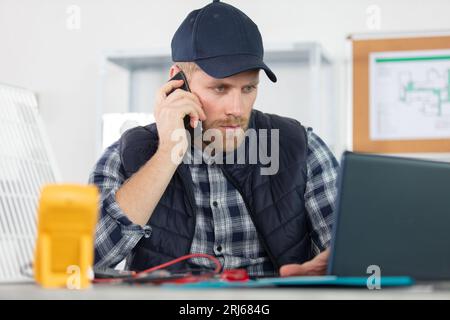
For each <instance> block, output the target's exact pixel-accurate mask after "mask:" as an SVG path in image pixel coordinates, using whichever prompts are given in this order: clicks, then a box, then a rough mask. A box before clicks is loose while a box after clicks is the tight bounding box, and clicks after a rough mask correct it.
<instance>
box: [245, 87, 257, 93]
mask: <svg viewBox="0 0 450 320" xmlns="http://www.w3.org/2000/svg"><path fill="white" fill-rule="evenodd" d="M255 89H256V86H245V87H244V92H246V93H249V92H252V91H253V90H255Z"/></svg>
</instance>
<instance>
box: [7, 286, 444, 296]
mask: <svg viewBox="0 0 450 320" xmlns="http://www.w3.org/2000/svg"><path fill="white" fill-rule="evenodd" d="M0 299H44V300H45V299H88V300H90V299H105V300H109V299H124V300H130V299H131V300H140V299H150V300H183V299H185V300H197V299H199V300H279V299H282V300H302V299H312V300H315V299H446V300H448V299H450V284H449V283H443V284H439V285H431V284H420V285H416V286H413V287H408V288H382V289H381V290H368V289H366V288H361V289H353V288H352V289H350V288H265V289H261V288H260V289H250V288H249V289H202V290H200V289H172V288H164V287H158V286H152V285H146V286H129V285H96V286H94V287H91V288H89V289H86V290H68V289H50V290H49V289H42V288H40V287H39V286H37V285H35V284H32V283H21V284H0Z"/></svg>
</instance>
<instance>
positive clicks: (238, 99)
mask: <svg viewBox="0 0 450 320" xmlns="http://www.w3.org/2000/svg"><path fill="white" fill-rule="evenodd" d="M243 109H244V108H243V101H242V94H241V93H240V92H239V93H233V94H232V96H231V98H230V102H229V103H228V104H227V109H226V113H227V115H233V116H235V117H241V116H242V111H243Z"/></svg>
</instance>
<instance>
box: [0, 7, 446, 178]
mask: <svg viewBox="0 0 450 320" xmlns="http://www.w3.org/2000/svg"><path fill="white" fill-rule="evenodd" d="M228 2H229V3H230V4H233V5H236V6H237V7H239V8H240V9H241V10H242V11H244V12H246V13H247V14H248V15H249V16H250V17H251V18H252V19H253V20H254V21H255V22H256V23H257V24H258V26H259V28H260V30H261V33H262V35H263V38H264V41H265V42H296V41H317V42H320V43H321V44H322V45H323V46H324V47H325V48H326V49H327V51H328V53H330V55H331V56H332V58H333V59H334V61H335V62H337V65H336V71H337V72H336V79H335V84H336V88H337V89H336V93H337V94H336V99H337V105H338V115H339V119H336V122H337V123H339V126H340V131H339V132H340V134H339V141H340V145H341V147H342V148H343V147H344V146H345V130H346V128H347V125H348V124H347V123H346V114H345V108H346V101H347V98H348V97H347V95H346V92H347V87H346V76H347V75H346V72H345V70H346V68H345V66H346V65H345V63H346V61H345V59H346V51H345V37H346V36H347V35H348V34H349V33H359V32H362V33H366V32H369V31H370V30H368V29H367V26H366V19H367V15H366V9H367V7H368V6H369V5H371V4H377V5H378V6H379V7H380V8H381V30H380V31H382V32H391V31H425V30H438V29H447V30H449V29H450V19H449V18H448V13H449V12H450V1H448V0H428V1H423V0H396V1H392V0H390V1H388V0H379V1H368V0H340V1H333V0H308V1H306V0H278V1H273V0H253V1H250V0H240V1H238V0H235V1H228ZM206 3H208V1H200V0H195V1H194V0H192V1H187V0H172V1H150V0H147V1H144V0H126V1H125V0H115V1H107V0H72V1H67V0H39V1H38V0H0V82H3V83H8V84H14V85H18V86H22V87H26V88H29V89H31V90H34V91H35V92H37V93H38V97H39V103H40V108H41V112H42V115H43V117H44V121H45V124H46V126H47V129H48V132H49V135H50V138H51V143H52V146H53V148H54V150H55V153H56V159H57V161H58V164H59V166H60V169H61V171H62V174H63V178H64V180H66V181H72V182H85V181H86V179H87V177H88V174H89V171H90V169H91V167H92V166H93V164H94V162H95V160H96V159H95V157H96V153H95V148H96V144H95V134H96V125H99V124H98V123H96V121H95V119H96V117H95V108H96V105H97V103H98V99H99V96H98V92H99V88H98V86H99V78H100V74H99V72H100V66H99V61H100V56H101V53H102V52H103V51H104V50H111V49H137V50H138V49H145V48H149V47H154V46H157V47H163V46H169V45H170V40H171V37H172V35H173V33H174V31H175V30H176V28H177V27H178V25H179V23H180V22H181V21H182V19H184V17H185V16H186V15H187V13H188V12H189V11H191V10H193V9H194V8H198V7H201V6H203V5H204V4H206ZM72 4H75V5H78V6H79V7H80V8H81V29H80V30H69V29H68V28H67V27H66V20H67V17H68V14H67V13H66V9H67V7H68V6H69V5H72ZM123 83H126V79H123ZM106 85H107V84H106ZM117 90H118V96H117V98H115V99H112V100H111V99H109V100H107V101H106V102H107V103H110V104H111V110H110V108H109V107H108V110H110V111H120V110H116V109H120V108H121V106H122V105H124V104H125V103H126V101H127V95H126V91H124V89H122V90H119V89H117ZM110 100H111V101H110ZM274 111H275V110H274Z"/></svg>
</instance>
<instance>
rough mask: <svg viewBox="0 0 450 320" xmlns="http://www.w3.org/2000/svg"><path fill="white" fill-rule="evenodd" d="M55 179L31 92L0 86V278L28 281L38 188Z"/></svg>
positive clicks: (45, 137) (41, 124) (33, 241)
mask: <svg viewBox="0 0 450 320" xmlns="http://www.w3.org/2000/svg"><path fill="white" fill-rule="evenodd" d="M57 180H58V174H57V169H56V166H55V162H54V160H53V157H52V154H51V150H50V148H49V141H48V138H47V136H46V134H45V130H44V127H43V123H42V120H41V118H40V116H39V113H38V108H37V100H36V96H35V95H34V93H33V92H30V91H28V90H25V89H21V88H16V87H12V86H8V85H1V84H0V282H16V281H24V280H27V279H29V278H27V277H26V276H25V275H24V273H27V272H28V273H29V272H30V271H29V270H30V264H31V262H32V259H33V250H34V244H35V238H36V217H37V203H38V198H39V195H40V189H41V187H42V186H43V185H44V184H46V183H53V182H56V181H57Z"/></svg>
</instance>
